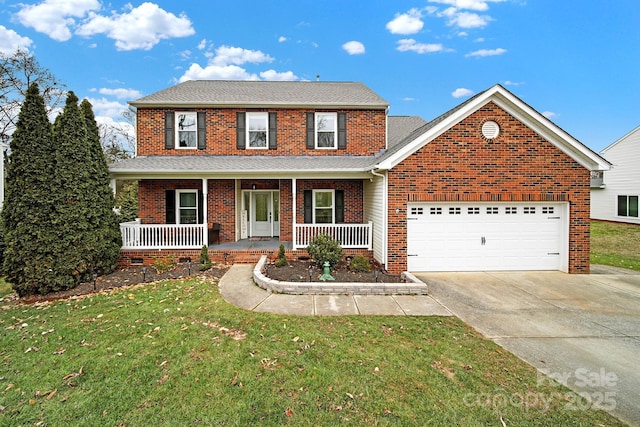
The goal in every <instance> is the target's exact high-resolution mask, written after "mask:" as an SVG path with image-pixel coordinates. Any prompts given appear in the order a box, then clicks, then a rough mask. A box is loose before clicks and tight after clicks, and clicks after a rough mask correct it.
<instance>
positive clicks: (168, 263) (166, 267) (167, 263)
mask: <svg viewBox="0 0 640 427" xmlns="http://www.w3.org/2000/svg"><path fill="white" fill-rule="evenodd" d="M177 264H178V263H177V262H176V257H175V256H173V254H171V255H168V256H165V257H161V258H154V260H153V267H154V268H155V269H156V272H157V273H158V274H162V273H166V272H167V271H170V270H173V268H174V267H175V266H176V265H177Z"/></svg>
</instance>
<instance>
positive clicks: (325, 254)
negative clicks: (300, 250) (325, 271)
mask: <svg viewBox="0 0 640 427" xmlns="http://www.w3.org/2000/svg"><path fill="white" fill-rule="evenodd" d="M307 252H309V255H310V256H311V258H313V260H314V261H315V263H316V265H317V266H318V267H322V266H323V265H324V263H325V262H327V261H328V262H329V265H330V266H331V267H334V266H335V265H336V264H337V263H338V262H339V261H340V260H341V259H342V247H341V246H340V243H339V242H338V241H337V240H334V239H333V238H332V237H331V236H329V235H328V234H318V235H317V236H316V237H314V238H313V240H312V241H311V243H310V244H309V246H307Z"/></svg>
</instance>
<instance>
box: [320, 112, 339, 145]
mask: <svg viewBox="0 0 640 427" xmlns="http://www.w3.org/2000/svg"><path fill="white" fill-rule="evenodd" d="M337 141H338V115H337V113H316V148H337Z"/></svg>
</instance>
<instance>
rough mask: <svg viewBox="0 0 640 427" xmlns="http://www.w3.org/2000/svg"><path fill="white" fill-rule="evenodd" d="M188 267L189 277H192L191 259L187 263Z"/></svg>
mask: <svg viewBox="0 0 640 427" xmlns="http://www.w3.org/2000/svg"><path fill="white" fill-rule="evenodd" d="M187 267H188V269H189V276H191V258H189V261H187Z"/></svg>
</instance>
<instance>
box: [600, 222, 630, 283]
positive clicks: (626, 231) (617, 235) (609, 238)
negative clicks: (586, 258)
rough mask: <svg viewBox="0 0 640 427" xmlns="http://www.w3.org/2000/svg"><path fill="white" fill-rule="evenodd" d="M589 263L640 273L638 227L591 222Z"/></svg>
mask: <svg viewBox="0 0 640 427" xmlns="http://www.w3.org/2000/svg"><path fill="white" fill-rule="evenodd" d="M591 263H592V264H604V265H612V266H614V267H623V268H629V269H631V270H638V271H640V226H639V225H633V224H620V223H611V222H602V221H591Z"/></svg>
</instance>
